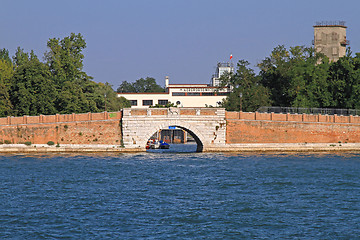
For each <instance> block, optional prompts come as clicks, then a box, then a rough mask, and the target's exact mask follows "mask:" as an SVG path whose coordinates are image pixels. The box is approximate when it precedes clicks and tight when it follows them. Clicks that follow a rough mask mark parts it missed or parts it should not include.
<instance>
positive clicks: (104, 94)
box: [104, 93, 106, 112]
mask: <svg viewBox="0 0 360 240" xmlns="http://www.w3.org/2000/svg"><path fill="white" fill-rule="evenodd" d="M104 97H105V112H106V93H104Z"/></svg>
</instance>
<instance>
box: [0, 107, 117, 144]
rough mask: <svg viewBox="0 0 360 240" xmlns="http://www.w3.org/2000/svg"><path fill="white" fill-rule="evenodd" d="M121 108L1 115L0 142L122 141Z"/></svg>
mask: <svg viewBox="0 0 360 240" xmlns="http://www.w3.org/2000/svg"><path fill="white" fill-rule="evenodd" d="M121 117H122V113H121V112H113V113H108V112H103V113H85V114H64V115H59V114H56V115H48V116H45V115H40V116H31V117H30V116H23V117H7V118H0V142H5V141H6V140H7V141H10V142H11V143H24V142H27V141H30V142H31V143H35V144H46V143H47V142H48V141H53V142H55V143H59V144H61V143H63V144H114V145H120V144H121V128H120V120H121Z"/></svg>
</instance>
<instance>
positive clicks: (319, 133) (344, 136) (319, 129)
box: [226, 112, 360, 143]
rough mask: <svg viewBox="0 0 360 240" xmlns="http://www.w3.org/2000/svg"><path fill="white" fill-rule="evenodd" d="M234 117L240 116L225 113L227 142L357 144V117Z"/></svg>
mask: <svg viewBox="0 0 360 240" xmlns="http://www.w3.org/2000/svg"><path fill="white" fill-rule="evenodd" d="M236 117H239V113H238V114H235V113H227V114H226V120H227V129H226V142H227V143H337V142H342V143H345V142H348V143H352V142H360V124H359V123H360V117H359V116H336V115H334V116H327V115H325V116H322V115H310V114H309V115H308V114H274V113H261V114H259V113H243V112H241V113H240V118H237V119H236ZM267 119H269V120H267ZM270 119H272V120H270Z"/></svg>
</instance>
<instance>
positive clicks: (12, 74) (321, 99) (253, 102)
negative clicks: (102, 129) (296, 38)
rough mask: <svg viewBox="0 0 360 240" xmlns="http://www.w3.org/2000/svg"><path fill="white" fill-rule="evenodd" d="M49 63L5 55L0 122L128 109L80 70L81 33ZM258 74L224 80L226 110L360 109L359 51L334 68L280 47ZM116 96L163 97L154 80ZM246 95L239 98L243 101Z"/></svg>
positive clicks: (54, 51)
mask: <svg viewBox="0 0 360 240" xmlns="http://www.w3.org/2000/svg"><path fill="white" fill-rule="evenodd" d="M47 47H48V48H49V50H48V52H46V53H45V56H44V62H42V61H40V60H39V58H38V57H37V56H36V55H35V54H34V52H33V51H31V52H30V53H26V52H24V50H23V49H21V48H20V47H19V48H18V49H17V50H16V53H15V55H14V56H13V57H10V55H9V51H8V50H6V49H0V117H4V116H9V115H14V116H22V115H39V114H55V113H63V114H68V113H82V112H101V111H104V110H107V111H118V110H120V109H121V108H123V107H130V103H129V101H127V100H126V99H125V98H123V97H120V98H118V97H117V95H116V93H115V92H114V90H113V89H112V86H111V85H109V84H108V83H105V84H104V83H96V82H94V81H93V80H92V77H91V76H88V75H87V74H86V73H85V72H84V71H83V59H84V55H83V53H82V52H83V50H84V49H85V48H86V43H85V40H84V38H83V37H82V35H81V34H74V33H72V34H71V35H70V36H68V37H65V38H64V39H57V38H52V39H49V41H48V43H47ZM258 67H259V68H260V71H259V73H258V74H256V73H255V71H254V70H253V69H251V68H249V63H248V62H247V61H245V60H240V61H239V62H238V64H237V69H236V71H235V72H234V73H228V74H225V75H223V76H222V86H230V87H231V88H232V93H231V94H230V95H229V96H228V97H227V98H226V99H225V100H224V101H223V102H222V106H223V107H225V108H226V109H227V110H230V111H231V110H239V109H240V108H241V109H242V110H243V111H255V110H256V109H258V108H259V107H261V106H283V107H305V108H314V107H317V108H347V109H360V53H357V54H355V56H352V53H351V52H350V50H349V49H348V52H347V55H346V56H345V57H342V58H340V59H339V60H338V61H337V62H329V60H328V58H327V57H326V56H324V55H322V54H319V53H316V52H314V49H313V48H306V47H303V46H296V47H290V49H286V48H285V47H284V46H278V47H276V48H275V49H274V50H273V51H272V52H271V54H270V56H269V57H266V58H265V59H264V60H263V61H262V62H260V63H259V64H258ZM117 91H118V92H135V93H138V92H164V91H165V90H164V88H162V87H161V86H159V85H158V84H156V81H155V79H154V78H150V77H147V78H145V79H144V78H140V79H138V80H136V81H135V82H133V83H130V82H127V81H124V82H122V83H121V85H120V86H119V87H118V89H117ZM240 96H241V97H240Z"/></svg>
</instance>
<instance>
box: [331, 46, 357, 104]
mask: <svg viewBox="0 0 360 240" xmlns="http://www.w3.org/2000/svg"><path fill="white" fill-rule="evenodd" d="M328 81H329V91H330V92H331V95H332V102H331V107H335V108H356V109H360V54H359V53H357V54H356V56H355V57H349V56H345V57H342V58H340V59H339V60H338V61H337V62H333V63H331V65H330V68H329V78H328Z"/></svg>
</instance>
